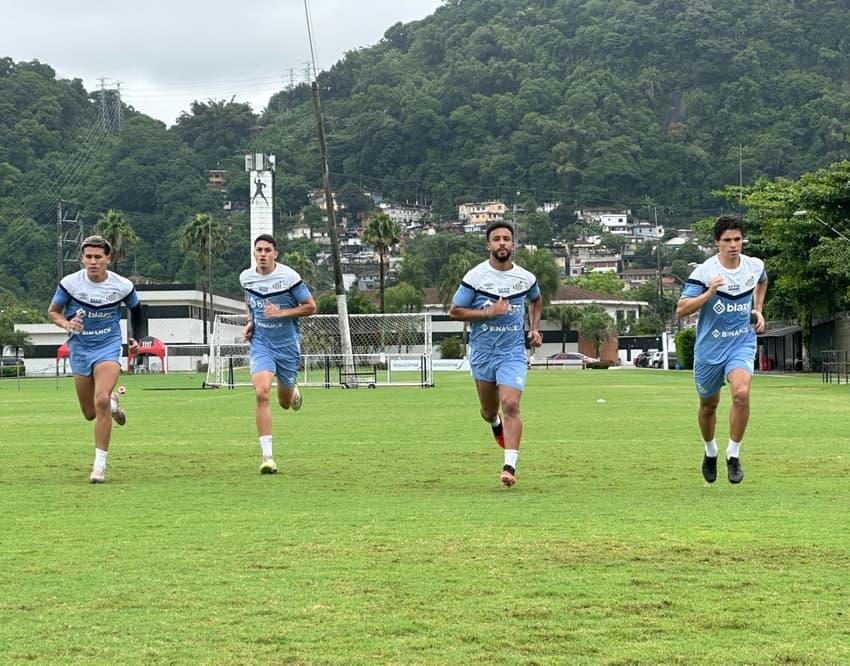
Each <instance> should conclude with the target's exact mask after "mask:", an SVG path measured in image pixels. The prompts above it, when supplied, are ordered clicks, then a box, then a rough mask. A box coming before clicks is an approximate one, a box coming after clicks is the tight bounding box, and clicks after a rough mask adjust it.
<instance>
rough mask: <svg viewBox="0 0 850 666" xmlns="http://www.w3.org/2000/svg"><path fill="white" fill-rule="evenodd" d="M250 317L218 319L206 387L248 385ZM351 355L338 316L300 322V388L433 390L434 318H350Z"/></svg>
mask: <svg viewBox="0 0 850 666" xmlns="http://www.w3.org/2000/svg"><path fill="white" fill-rule="evenodd" d="M246 322H247V315H244V314H241V315H224V314H219V315H216V318H215V322H214V325H213V331H212V336H211V338H210V352H209V365H208V369H207V380H206V382H205V385H207V386H227V387H233V386H250V384H251V375H250V363H249V355H250V348H249V345H248V343H247V342H245V341H244V340H243V339H242V328H243V327H244V326H245V324H246ZM348 322H349V328H350V332H351V346H352V352H353V353H352V355H351V357H346V355H345V354H343V351H342V349H341V347H340V344H341V343H340V332H339V317H337V315H313V316H310V317H302V318H301V319H299V320H298V324H299V328H300V330H301V361H300V368H299V379H298V384H299V385H300V386H323V387H326V388H330V387H332V386H339V387H342V388H358V387H366V388H377V387H379V386H420V387H428V386H433V385H434V381H433V368H432V364H431V354H432V341H431V338H432V336H431V315H430V314H428V313H421V312H417V313H394V314H383V315H379V314H362V315H351V316H349V318H348Z"/></svg>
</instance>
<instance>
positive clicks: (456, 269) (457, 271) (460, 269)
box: [437, 250, 481, 345]
mask: <svg viewBox="0 0 850 666" xmlns="http://www.w3.org/2000/svg"><path fill="white" fill-rule="evenodd" d="M479 263H481V258H480V257H479V256H478V255H476V254H475V253H474V252H469V251H468V250H467V251H465V252H455V253H454V254H452V255H451V256H449V262H448V263H447V264H445V265H444V266H443V269H442V270H441V271H440V282H439V285H438V287H437V293H438V294H439V296H440V302H442V304H443V307H444V308H445V309H446V310H448V309H449V307H450V306H451V304H452V297H453V296H454V295H455V292H456V291H457V288H458V287H459V286H460V281H461V280H463V276H464V275H466V274H467V273H468V272H469V270H470V269H471V268H472V267H473V266H476V265H478V264H479ZM468 325H469V324H468V322H465V321H464V322H463V343H464V345H465V344H466V331H467V326H468Z"/></svg>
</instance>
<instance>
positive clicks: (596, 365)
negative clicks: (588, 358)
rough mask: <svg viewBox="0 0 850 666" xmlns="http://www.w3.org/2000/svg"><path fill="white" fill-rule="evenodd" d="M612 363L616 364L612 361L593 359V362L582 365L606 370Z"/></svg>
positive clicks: (589, 368) (592, 368) (590, 368)
mask: <svg viewBox="0 0 850 666" xmlns="http://www.w3.org/2000/svg"><path fill="white" fill-rule="evenodd" d="M612 365H616V364H615V363H614V362H612V361H594V362H593V363H588V364H587V365H585V366H584V367H586V368H587V369H588V370H607V369H608V368H610V367H611V366H612Z"/></svg>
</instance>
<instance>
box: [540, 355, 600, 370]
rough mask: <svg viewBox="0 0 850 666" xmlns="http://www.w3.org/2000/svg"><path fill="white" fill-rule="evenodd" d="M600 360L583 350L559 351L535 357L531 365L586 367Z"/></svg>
mask: <svg viewBox="0 0 850 666" xmlns="http://www.w3.org/2000/svg"><path fill="white" fill-rule="evenodd" d="M598 362H599V359H598V358H593V357H592V356H588V355H587V354H582V353H581V352H558V353H557V354H552V355H551V356H547V357H546V358H537V359H534V360H532V361H531V365H534V366H546V367H552V368H586V367H587V366H588V364H590V363H598Z"/></svg>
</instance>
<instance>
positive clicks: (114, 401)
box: [109, 393, 118, 412]
mask: <svg viewBox="0 0 850 666" xmlns="http://www.w3.org/2000/svg"><path fill="white" fill-rule="evenodd" d="M116 407H118V396H116V395H115V394H114V393H113V394H112V395H111V396H109V409H111V410H112V411H113V412H114V411H115V408H116Z"/></svg>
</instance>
